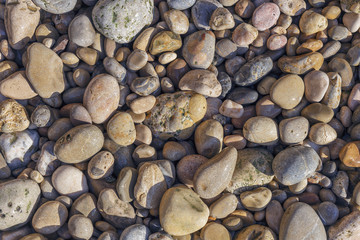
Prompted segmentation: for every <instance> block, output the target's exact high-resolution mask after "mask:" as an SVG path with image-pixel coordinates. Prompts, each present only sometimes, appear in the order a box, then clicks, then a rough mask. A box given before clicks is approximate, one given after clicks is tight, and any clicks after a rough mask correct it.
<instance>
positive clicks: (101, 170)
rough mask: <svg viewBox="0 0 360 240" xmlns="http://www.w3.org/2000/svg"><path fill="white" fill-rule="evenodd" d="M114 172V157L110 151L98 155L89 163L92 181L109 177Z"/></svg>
mask: <svg viewBox="0 0 360 240" xmlns="http://www.w3.org/2000/svg"><path fill="white" fill-rule="evenodd" d="M113 170H114V156H113V155H112V154H111V153H110V152H108V151H101V152H99V153H97V154H96V155H95V156H94V157H92V158H91V160H90V161H89V163H88V167H87V173H88V175H89V176H90V177H91V178H92V179H100V178H106V177H109V176H110V175H111V174H112V172H113Z"/></svg>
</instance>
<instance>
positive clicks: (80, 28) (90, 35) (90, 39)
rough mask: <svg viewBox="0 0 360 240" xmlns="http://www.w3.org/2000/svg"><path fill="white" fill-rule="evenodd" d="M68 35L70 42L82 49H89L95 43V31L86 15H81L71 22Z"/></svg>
mask: <svg viewBox="0 0 360 240" xmlns="http://www.w3.org/2000/svg"><path fill="white" fill-rule="evenodd" d="M68 34H69V38H70V40H71V41H73V42H74V43H75V44H76V45H78V46H80V47H88V46H90V45H91V44H93V43H94V41H95V29H94V27H93V26H92V24H91V21H90V19H89V17H87V16H86V15H79V16H77V17H75V18H74V19H73V20H72V21H71V23H70V25H69V30H68Z"/></svg>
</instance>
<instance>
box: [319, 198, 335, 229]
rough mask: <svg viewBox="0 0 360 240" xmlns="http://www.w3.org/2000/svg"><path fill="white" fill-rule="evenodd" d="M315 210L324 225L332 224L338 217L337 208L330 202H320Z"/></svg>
mask: <svg viewBox="0 0 360 240" xmlns="http://www.w3.org/2000/svg"><path fill="white" fill-rule="evenodd" d="M317 212H318V214H319V217H320V219H321V220H322V222H323V223H324V225H325V226H329V225H333V224H334V223H335V222H336V220H337V219H338V217H339V209H338V208H337V206H336V205H335V204H334V203H332V202H322V203H320V205H319V207H318V209H317Z"/></svg>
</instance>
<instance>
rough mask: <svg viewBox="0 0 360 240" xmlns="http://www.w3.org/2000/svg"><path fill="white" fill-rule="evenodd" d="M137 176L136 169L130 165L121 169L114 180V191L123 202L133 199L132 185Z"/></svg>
mask: <svg viewBox="0 0 360 240" xmlns="http://www.w3.org/2000/svg"><path fill="white" fill-rule="evenodd" d="M137 177H138V173H137V170H136V169H135V168H132V167H124V168H123V169H121V171H120V173H119V175H118V178H117V180H116V192H117V194H118V196H119V199H120V200H121V201H124V202H131V201H132V200H133V199H134V186H135V184H136V180H137Z"/></svg>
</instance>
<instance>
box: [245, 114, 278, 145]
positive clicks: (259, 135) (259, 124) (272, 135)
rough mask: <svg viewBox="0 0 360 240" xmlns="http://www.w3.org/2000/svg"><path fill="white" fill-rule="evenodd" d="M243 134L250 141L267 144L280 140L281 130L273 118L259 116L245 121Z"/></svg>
mask: <svg viewBox="0 0 360 240" xmlns="http://www.w3.org/2000/svg"><path fill="white" fill-rule="evenodd" d="M243 134H244V137H245V138H246V140H248V141H250V142H254V143H258V144H263V145H266V144H271V143H272V142H274V141H276V140H278V136H279V130H278V126H277V124H276V122H275V121H274V120H273V119H271V118H268V117H264V116H257V117H252V118H250V119H248V120H247V121H246V122H245V124H244V128H243Z"/></svg>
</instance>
